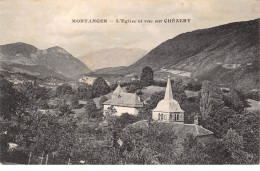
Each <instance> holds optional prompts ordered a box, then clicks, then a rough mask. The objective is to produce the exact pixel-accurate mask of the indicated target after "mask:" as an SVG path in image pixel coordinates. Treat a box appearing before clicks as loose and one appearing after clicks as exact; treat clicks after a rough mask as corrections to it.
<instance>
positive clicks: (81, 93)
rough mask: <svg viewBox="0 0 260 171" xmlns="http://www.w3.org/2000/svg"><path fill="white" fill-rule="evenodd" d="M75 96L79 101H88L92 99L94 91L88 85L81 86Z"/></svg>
mask: <svg viewBox="0 0 260 171" xmlns="http://www.w3.org/2000/svg"><path fill="white" fill-rule="evenodd" d="M77 94H78V97H79V99H83V100H88V99H91V98H92V97H93V94H94V89H93V86H92V85H90V84H85V83H84V84H82V85H80V86H79V87H78V88H77Z"/></svg>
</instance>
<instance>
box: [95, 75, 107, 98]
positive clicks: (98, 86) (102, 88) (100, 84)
mask: <svg viewBox="0 0 260 171" xmlns="http://www.w3.org/2000/svg"><path fill="white" fill-rule="evenodd" d="M93 88H94V97H99V96H101V95H105V94H108V93H109V92H110V87H109V86H108V84H107V82H106V81H105V80H104V79H103V78H102V77H98V78H97V79H96V80H95V81H94V83H93Z"/></svg>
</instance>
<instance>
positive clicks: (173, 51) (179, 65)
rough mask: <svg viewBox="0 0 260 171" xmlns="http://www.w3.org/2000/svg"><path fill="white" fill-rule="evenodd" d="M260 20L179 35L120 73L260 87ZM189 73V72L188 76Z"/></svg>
mask: <svg viewBox="0 0 260 171" xmlns="http://www.w3.org/2000/svg"><path fill="white" fill-rule="evenodd" d="M259 21H260V19H256V20H251V21H245V22H236V23H230V24H226V25H221V26H217V27H213V28H208V29H202V30H196V31H192V32H188V33H183V34H180V35H178V36H176V37H174V38H173V39H169V40H167V41H165V42H163V43H162V44H160V45H159V46H157V47H155V48H154V49H153V50H151V51H150V52H149V53H148V54H147V55H145V56H144V57H143V58H141V59H140V60H138V61H137V62H135V63H134V64H132V65H130V66H129V67H128V68H127V69H126V70H124V71H123V70H122V71H121V73H124V74H129V73H133V72H139V73H140V72H141V69H142V68H143V67H144V66H147V65H148V66H151V67H152V69H153V70H154V71H156V72H165V73H168V74H169V73H174V71H175V70H180V71H184V72H189V73H191V75H190V76H191V77H193V78H199V79H202V80H204V79H210V80H212V81H215V80H216V81H218V82H220V83H222V82H223V83H224V84H232V85H234V86H241V87H246V88H249V89H251V88H259V78H258V75H259V67H258V64H259ZM188 76H189V75H188Z"/></svg>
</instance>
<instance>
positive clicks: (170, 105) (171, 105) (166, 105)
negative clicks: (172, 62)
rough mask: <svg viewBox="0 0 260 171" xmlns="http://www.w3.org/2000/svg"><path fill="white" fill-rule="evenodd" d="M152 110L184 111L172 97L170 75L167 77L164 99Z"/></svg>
mask: <svg viewBox="0 0 260 171" xmlns="http://www.w3.org/2000/svg"><path fill="white" fill-rule="evenodd" d="M153 111H154V112H184V111H183V110H182V109H181V107H180V105H179V103H178V102H177V101H176V100H174V99H173V96H172V86H171V80H170V77H168V81H167V86H166V91H165V95H164V99H163V100H161V101H160V102H159V103H158V104H157V107H156V108H155V109H154V110H153Z"/></svg>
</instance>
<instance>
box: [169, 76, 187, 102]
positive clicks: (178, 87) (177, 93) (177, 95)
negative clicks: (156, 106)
mask: <svg viewBox="0 0 260 171" xmlns="http://www.w3.org/2000/svg"><path fill="white" fill-rule="evenodd" d="M171 86H172V94H173V98H174V99H175V100H177V101H178V102H179V104H180V105H182V103H183V102H184V101H185V100H187V95H186V93H185V89H184V86H183V81H182V79H176V80H175V81H172V85H171Z"/></svg>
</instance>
